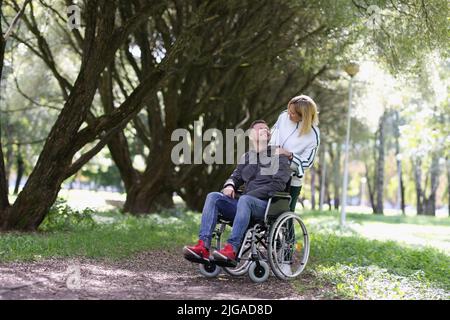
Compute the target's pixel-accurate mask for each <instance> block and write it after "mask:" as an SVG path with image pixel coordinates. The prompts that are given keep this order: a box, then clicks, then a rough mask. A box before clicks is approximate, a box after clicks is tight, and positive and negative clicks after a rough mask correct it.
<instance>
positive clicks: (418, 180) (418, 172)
mask: <svg viewBox="0 0 450 320" xmlns="http://www.w3.org/2000/svg"><path fill="white" fill-rule="evenodd" d="M412 165H413V172H414V182H415V187H416V207H417V214H418V215H420V214H423V190H422V167H421V166H422V161H421V159H413V163H412Z"/></svg>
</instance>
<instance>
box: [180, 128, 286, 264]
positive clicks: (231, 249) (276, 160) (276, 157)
mask: <svg viewBox="0 0 450 320" xmlns="http://www.w3.org/2000/svg"><path fill="white" fill-rule="evenodd" d="M250 129H251V130H250V135H249V138H250V142H251V148H250V151H249V152H247V153H245V154H244V155H243V156H242V158H241V159H240V161H239V163H238V165H237V167H236V169H235V170H234V171H233V173H232V174H231V176H230V178H229V179H228V180H227V181H226V182H225V184H224V186H223V189H222V192H211V193H209V194H208V196H207V197H206V201H205V204H204V207H203V211H202V220H201V225H200V232H199V240H198V243H197V245H195V246H185V247H184V248H183V253H184V257H185V258H186V259H187V260H189V261H192V262H196V263H209V262H210V259H211V258H210V246H211V239H212V235H213V232H214V230H215V227H216V224H217V221H218V218H219V216H220V218H221V219H222V220H228V221H231V222H232V232H231V235H230V237H229V238H228V240H227V244H226V245H225V247H224V248H223V249H221V250H214V252H212V259H213V260H214V261H217V262H219V261H220V262H221V263H222V265H229V266H234V265H235V264H236V254H237V252H238V250H239V248H240V246H241V243H242V241H243V238H244V236H245V233H246V231H247V228H248V226H249V224H250V220H251V219H254V220H256V221H258V220H264V213H265V211H266V207H267V203H268V199H269V198H270V197H271V196H272V195H273V194H275V193H276V192H282V191H284V190H285V188H286V184H287V183H288V181H289V180H290V177H291V172H292V171H291V169H290V161H289V159H288V157H287V156H285V155H280V154H277V153H276V152H275V149H274V148H272V147H269V146H268V142H269V140H270V130H269V127H268V125H267V123H266V122H265V121H263V120H257V121H254V122H253V123H252V124H251V126H250ZM241 186H244V192H243V194H242V195H241V196H240V197H238V196H237V190H238V189H239V188H240V187H241Z"/></svg>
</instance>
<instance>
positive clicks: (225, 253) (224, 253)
mask: <svg viewBox="0 0 450 320" xmlns="http://www.w3.org/2000/svg"><path fill="white" fill-rule="evenodd" d="M212 255H213V257H214V262H215V263H216V264H217V265H219V266H223V267H234V266H236V265H237V261H236V252H234V249H233V246H232V245H231V244H227V245H225V247H224V248H223V249H222V250H219V251H217V250H215V251H214V252H213V254H212Z"/></svg>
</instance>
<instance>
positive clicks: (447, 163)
mask: <svg viewBox="0 0 450 320" xmlns="http://www.w3.org/2000/svg"><path fill="white" fill-rule="evenodd" d="M445 168H446V169H447V201H448V203H447V206H448V210H447V211H448V216H449V217H450V158H449V157H447V158H445Z"/></svg>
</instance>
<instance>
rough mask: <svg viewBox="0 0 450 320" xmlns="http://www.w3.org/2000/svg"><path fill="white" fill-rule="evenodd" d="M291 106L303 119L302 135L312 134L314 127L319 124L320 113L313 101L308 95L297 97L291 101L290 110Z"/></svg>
mask: <svg viewBox="0 0 450 320" xmlns="http://www.w3.org/2000/svg"><path fill="white" fill-rule="evenodd" d="M291 105H292V106H293V107H294V110H295V112H296V113H297V114H298V115H299V116H301V118H302V126H301V128H300V135H303V134H308V133H309V132H311V127H312V126H313V125H315V126H317V125H318V124H319V112H318V111H317V105H316V103H315V102H314V100H313V99H311V98H310V97H308V96H306V95H300V96H296V97H294V98H292V99H291V100H290V101H289V103H288V108H289V107H290V106H291Z"/></svg>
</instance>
